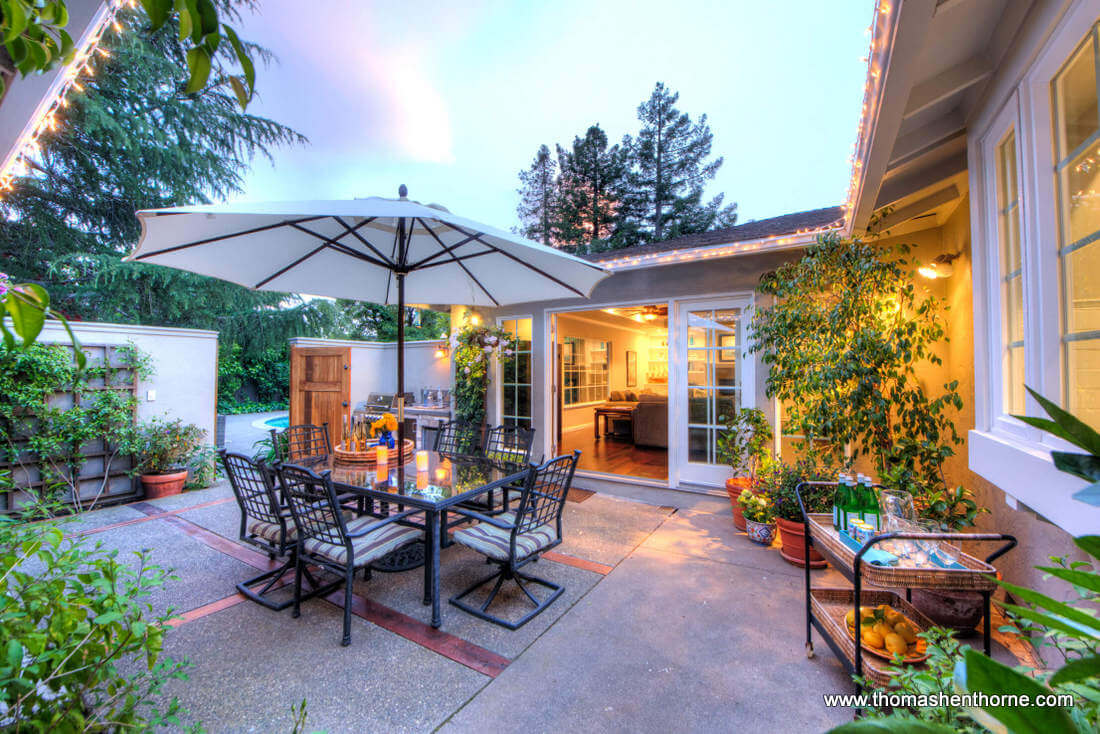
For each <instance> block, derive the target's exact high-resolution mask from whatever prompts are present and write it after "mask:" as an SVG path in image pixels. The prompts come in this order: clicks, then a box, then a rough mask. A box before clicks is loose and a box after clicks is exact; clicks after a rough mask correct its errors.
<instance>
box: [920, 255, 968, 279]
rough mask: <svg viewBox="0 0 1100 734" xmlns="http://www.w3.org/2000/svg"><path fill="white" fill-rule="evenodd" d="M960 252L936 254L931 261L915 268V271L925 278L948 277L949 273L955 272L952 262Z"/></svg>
mask: <svg viewBox="0 0 1100 734" xmlns="http://www.w3.org/2000/svg"><path fill="white" fill-rule="evenodd" d="M960 254H961V253H958V252H954V253H946V252H945V253H944V254H942V255H937V256H936V258H935V259H934V260H932V262H930V263H928V264H927V265H921V266H920V267H919V268H917V272H918V273H920V274H921V275H923V276H924V277H925V278H931V279H932V280H935V279H936V278H950V277H951V274H952V273H954V272H955V266H954V265H952V263H953V262H955V260H956V259H957V258H958V257H959V255H960Z"/></svg>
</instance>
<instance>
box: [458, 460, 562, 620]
mask: <svg viewBox="0 0 1100 734" xmlns="http://www.w3.org/2000/svg"><path fill="white" fill-rule="evenodd" d="M580 455H581V452H580V451H574V452H573V453H572V454H570V455H565V456H559V457H557V458H556V459H551V460H550V461H547V462H546V463H545V464H543V465H541V466H538V467H536V466H532V467H531V468H530V470H529V472H528V475H527V482H526V483H525V484H524V487H523V493H522V494H521V496H520V499H519V508H518V509H517V510H516V511H515V512H514V513H510V512H508V513H504V514H501V515H497V516H496V517H490V516H488V515H484V514H481V513H478V512H474V511H472V510H467V509H465V508H461V507H460V508H456V509H455V510H454V511H455V512H456V513H458V514H461V515H464V516H465V517H467V518H470V519H474V520H478V521H479V522H478V524H477V525H474V526H473V527H469V528H462V529H461V530H457V531H455V533H454V540H455V542H456V543H461V544H462V545H464V546H466V547H468V548H472V549H473V550H475V551H477V552H479V553H481V554H483V555H484V556H485V557H486V558H488V559H489V560H490V561H491V562H492V563H495V564H497V565H498V566H499V567H500V568H499V570H498V571H497V572H496V573H494V574H493V575H491V576H488V577H486V578H484V579H482V580H481V581H478V582H477V583H476V584H474V585H473V586H471V587H470V588H468V589H466V590H465V591H463V592H462V593H460V594H458V595H457V596H454V597H452V598H451V600H450V602H451V604H453V605H455V606H456V607H458V608H459V609H461V610H463V611H465V612H468V613H470V614H472V615H474V616H475V617H479V618H480V619H484V620H486V621H489V622H492V623H494V624H499V625H500V626H502V627H507V628H508V629H512V630H514V629H519V628H520V627H522V626H523V625H525V624H527V623H528V622H529V621H531V620H532V619H533V618H534V617H535V616H536V615H538V614H539V613H541V612H542V611H543V610H544V609H546V608H547V607H548V606H550V605H551V604H552V603H554V601H555V600H556V599H557V598H558V597H559V596H561V594H562V592H563V591H564V590H565V589H564V587H562V586H560V585H558V584H555V583H553V582H552V581H547V580H546V579H540V578H538V577H536V576H530V575H527V574H524V573H520V569H521V568H522V567H523V566H526V565H527V564H528V563H531V562H533V561H536V560H538V557H539V555H541V554H542V553H544V552H546V551H548V550H549V549H551V548H553V547H555V546H557V545H559V544H560V543H561V540H562V527H561V516H562V511H563V510H564V509H565V497H566V495H567V494H568V493H569V487H570V486H571V485H572V484H573V473H574V472H575V471H576V468H577V460H578V459H579V458H580ZM506 580H511V581H515V582H516V585H517V586H519V588H520V590H521V591H522V592H523V593H524V594H525V595H526V596H527V598H528V599H529V600H530V601H531V603H532V604H534V605H535V608H534V609H532V610H531V611H530V612H528V613H527V614H525V615H523V616H522V617H521V618H520V619H519V620H517V621H515V622H510V621H508V620H506V619H503V618H501V617H497V616H494V615H492V614H489V612H488V609H489V606H490V605H491V604H492V603H493V600H494V599H496V597H497V594H498V593H499V592H500V588H501V586H502V585H503V584H504V582H505V581H506ZM491 581H495V582H496V583H495V584H494V585H493V589H492V591H491V592H489V596H488V597H487V598H486V599H485V601H484V602H483V603H482V604H481V605H480V606H473V605H471V604H469V603H468V602H466V601H465V598H466V597H467V596H469V595H470V594H471V593H473V592H474V591H477V590H478V589H480V588H481V587H483V586H485V585H486V584H488V583H489V582H491ZM525 581H527V582H530V583H532V584H537V585H539V586H542V587H544V588H547V589H549V590H550V595H549V596H547V597H546V598H545V599H542V600H539V599H538V598H537V597H535V596H534V595H533V594H532V593H531V592H530V591H528V589H527V587H526V586H524V582H525Z"/></svg>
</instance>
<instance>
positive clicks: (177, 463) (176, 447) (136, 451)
mask: <svg viewBox="0 0 1100 734" xmlns="http://www.w3.org/2000/svg"><path fill="white" fill-rule="evenodd" d="M204 435H205V432H204V431H203V430H202V429H201V428H199V427H198V426H196V425H194V424H190V423H184V422H183V421H182V420H180V419H179V418H176V419H175V420H166V419H163V418H154V419H152V420H150V421H148V422H147V423H145V424H143V425H141V426H138V428H137V430H136V431H135V434H134V438H133V441H132V442H131V443H130V444H129V445H128V449H129V451H130V453H131V454H132V455H133V457H134V471H135V472H136V473H141V474H169V473H171V472H175V471H180V470H182V469H186V468H187V467H188V465H189V463H190V461H191V459H192V457H193V456H194V455H195V452H196V451H198V449H199V442H200V441H202V438H203V436H204Z"/></svg>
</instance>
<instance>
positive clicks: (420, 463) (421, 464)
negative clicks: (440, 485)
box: [416, 451, 428, 472]
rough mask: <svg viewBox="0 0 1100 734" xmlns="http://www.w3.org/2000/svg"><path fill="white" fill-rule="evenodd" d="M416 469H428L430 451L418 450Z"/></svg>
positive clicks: (424, 470) (423, 470)
mask: <svg viewBox="0 0 1100 734" xmlns="http://www.w3.org/2000/svg"><path fill="white" fill-rule="evenodd" d="M416 470H417V471H418V472H426V471H428V452H427V451H417V452H416Z"/></svg>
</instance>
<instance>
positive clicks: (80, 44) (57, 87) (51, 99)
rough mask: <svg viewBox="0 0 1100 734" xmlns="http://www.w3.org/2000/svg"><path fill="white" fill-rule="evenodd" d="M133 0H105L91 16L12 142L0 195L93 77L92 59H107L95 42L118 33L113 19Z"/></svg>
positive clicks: (2, 167) (0, 168) (0, 176)
mask: <svg viewBox="0 0 1100 734" xmlns="http://www.w3.org/2000/svg"><path fill="white" fill-rule="evenodd" d="M135 5H136V0H107V1H106V2H105V3H104V4H103V5H102V6H100V8H99V10H98V11H97V12H96V14H95V16H94V17H93V18H92V22H91V23H90V24H89V25H88V28H87V29H86V30H85V31H84V34H83V35H82V36H81V37H80V39H79V41H77V44H76V51H75V53H74V55H73V60H72V61H71V62H69V64H68V65H67V66H65V67H64V68H63V69H62V70H61V71H60V73H59V74H58V75H57V78H56V79H55V80H54V82H53V84H52V85H51V86H50V89H49V91H48V92H47V94H46V95H45V97H43V98H42V101H41V102H39V104H38V107H36V108H35V111H34V114H33V115H31V118H30V120H29V121H28V122H27V124H26V125H25V126H24V127H23V131H22V132H21V133H20V135H19V137H18V138H17V140H16V143H15V145H13V146H12V147H11V149H10V150H9V151H8V153H7V155H6V156H5V158H4V161H3V163H2V164H0V195H2V194H3V193H6V192H8V191H10V190H11V188H12V186H13V184H14V181H15V179H16V178H19V177H21V176H26V175H27V173H28V171H29V166H28V162H30V161H31V160H33V159H34V157H35V156H37V155H38V152H39V144H38V139H39V138H40V137H41V136H42V135H43V134H45V133H47V132H50V131H53V130H56V129H57V124H58V121H57V115H58V111H59V110H60V109H62V108H64V107H66V106H68V96H69V94H70V93H71V92H72V91H73V90H76V91H77V92H80V91H83V89H84V88H83V86H82V85H81V80H84V81H86V80H87V79H89V78H91V77H92V76H93V75H94V74H95V66H94V63H93V62H94V61H95V57H96V56H100V57H107V56H108V52H107V50H106V49H103V48H99V42H100V40H101V39H102V38H103V34H104V33H106V32H107V30H108V29H110V30H113V31H114V32H116V33H120V32H121V31H122V25H121V24H120V23H119V22H118V20H117V17H116V16H117V15H118V13H119V11H120V10H122V9H123V8H125V7H134V6H135Z"/></svg>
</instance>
